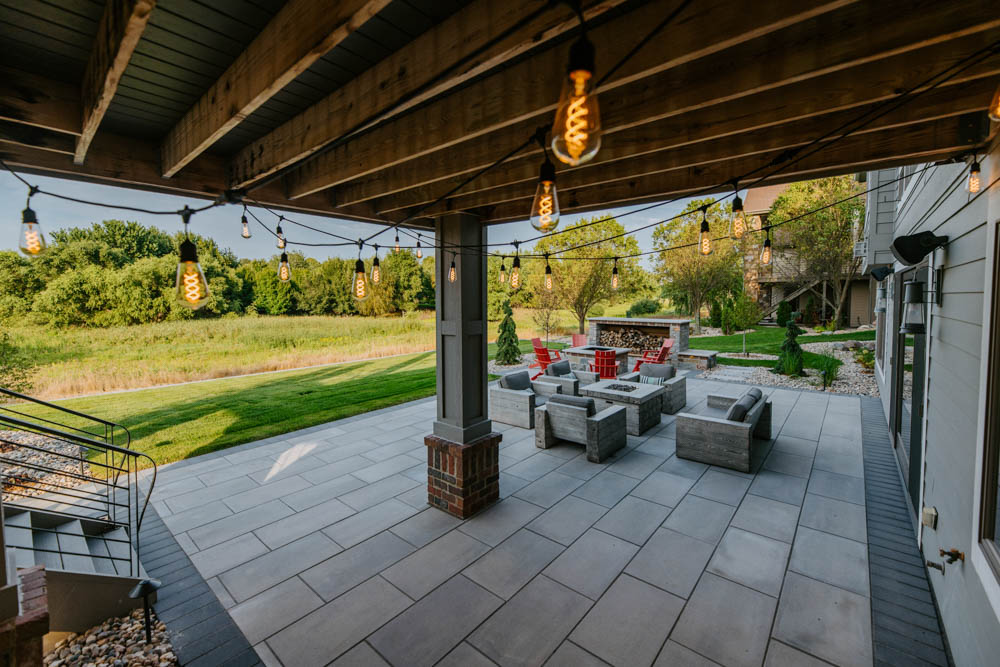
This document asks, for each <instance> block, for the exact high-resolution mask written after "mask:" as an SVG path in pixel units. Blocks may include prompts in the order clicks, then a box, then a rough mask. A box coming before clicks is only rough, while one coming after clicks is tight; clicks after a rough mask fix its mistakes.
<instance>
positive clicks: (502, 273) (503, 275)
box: [499, 257, 507, 285]
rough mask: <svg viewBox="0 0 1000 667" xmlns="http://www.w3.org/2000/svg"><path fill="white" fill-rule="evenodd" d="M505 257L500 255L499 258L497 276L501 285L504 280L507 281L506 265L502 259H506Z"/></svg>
mask: <svg viewBox="0 0 1000 667" xmlns="http://www.w3.org/2000/svg"><path fill="white" fill-rule="evenodd" d="M506 259H507V258H506V257H501V258H500V276H499V278H500V284H501V285H503V284H504V283H505V282H507V267H506V266H504V261H506Z"/></svg>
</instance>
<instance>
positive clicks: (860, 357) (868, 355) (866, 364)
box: [854, 347, 875, 370]
mask: <svg viewBox="0 0 1000 667" xmlns="http://www.w3.org/2000/svg"><path fill="white" fill-rule="evenodd" d="M854 361H856V362H858V363H859V364H861V366H862V368H865V369H867V370H872V369H873V368H875V353H874V352H872V351H871V350H869V349H868V348H864V347H861V348H858V349H857V350H855V351H854Z"/></svg>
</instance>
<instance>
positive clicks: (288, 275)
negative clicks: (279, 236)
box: [278, 253, 292, 283]
mask: <svg viewBox="0 0 1000 667" xmlns="http://www.w3.org/2000/svg"><path fill="white" fill-rule="evenodd" d="M291 279H292V269H291V267H289V266H288V255H286V254H285V253H281V263H280V264H278V280H280V281H281V282H283V283H287V282H288V281H289V280H291Z"/></svg>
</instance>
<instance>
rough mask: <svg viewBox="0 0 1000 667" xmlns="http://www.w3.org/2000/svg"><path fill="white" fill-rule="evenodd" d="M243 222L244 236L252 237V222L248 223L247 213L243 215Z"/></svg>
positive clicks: (246, 237)
mask: <svg viewBox="0 0 1000 667" xmlns="http://www.w3.org/2000/svg"><path fill="white" fill-rule="evenodd" d="M242 222H243V234H242V236H243V238H245V239H248V238H250V224H249V223H247V217H246V216H245V215H244V216H243V221H242Z"/></svg>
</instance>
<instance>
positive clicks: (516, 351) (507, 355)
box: [496, 301, 521, 366]
mask: <svg viewBox="0 0 1000 667" xmlns="http://www.w3.org/2000/svg"><path fill="white" fill-rule="evenodd" d="M503 312H504V316H503V320H502V321H501V322H500V335H499V336H497V357H496V360H497V363H498V364H500V365H502V366H513V365H514V364H517V363H520V361H521V349H520V348H519V347H518V344H517V327H516V326H515V324H514V311H513V310H511V308H510V301H504V304H503Z"/></svg>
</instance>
